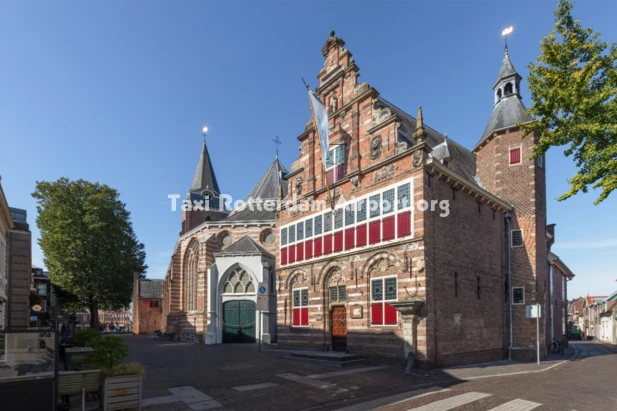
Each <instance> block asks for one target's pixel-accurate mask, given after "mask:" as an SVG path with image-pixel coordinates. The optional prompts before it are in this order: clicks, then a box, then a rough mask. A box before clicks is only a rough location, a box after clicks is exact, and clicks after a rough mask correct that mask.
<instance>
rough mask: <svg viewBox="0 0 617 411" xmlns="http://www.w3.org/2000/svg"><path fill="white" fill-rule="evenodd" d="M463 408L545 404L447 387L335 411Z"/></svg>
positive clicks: (513, 410)
mask: <svg viewBox="0 0 617 411" xmlns="http://www.w3.org/2000/svg"><path fill="white" fill-rule="evenodd" d="M464 405H473V406H474V408H473V409H476V408H475V407H476V406H477V407H478V408H480V409H488V410H489V411H530V410H533V409H535V408H537V407H540V406H541V405H542V404H539V403H537V402H533V401H527V400H525V399H522V398H516V399H514V400H507V399H506V400H501V399H498V398H494V396H493V395H492V394H489V393H484V392H474V391H471V392H462V393H460V392H456V391H453V390H450V389H447V388H441V387H430V388H424V389H420V390H416V391H410V392H407V393H403V394H397V395H393V396H390V397H386V398H380V399H377V400H372V401H367V402H364V403H360V404H355V405H352V406H349V407H345V408H339V409H338V410H336V411H369V410H379V411H390V410H406V411H448V410H453V409H455V408H458V407H462V406H464Z"/></svg>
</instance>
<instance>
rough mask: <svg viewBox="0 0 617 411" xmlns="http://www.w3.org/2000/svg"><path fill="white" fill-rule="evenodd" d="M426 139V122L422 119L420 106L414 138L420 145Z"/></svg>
mask: <svg viewBox="0 0 617 411" xmlns="http://www.w3.org/2000/svg"><path fill="white" fill-rule="evenodd" d="M424 137H426V132H425V131H424V120H423V118H422V106H419V107H418V118H417V121H416V132H415V133H413V138H415V139H416V141H417V142H418V143H422V142H423V141H424Z"/></svg>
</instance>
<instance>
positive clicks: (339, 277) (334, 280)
mask: <svg viewBox="0 0 617 411" xmlns="http://www.w3.org/2000/svg"><path fill="white" fill-rule="evenodd" d="M333 271H334V272H333V273H332V274H331V275H330V278H329V279H328V284H329V285H330V286H335V285H339V284H345V282H346V281H347V279H346V278H345V276H344V275H343V272H342V271H341V270H340V269H338V268H335V269H334V270H333Z"/></svg>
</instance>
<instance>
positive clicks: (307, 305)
mask: <svg viewBox="0 0 617 411" xmlns="http://www.w3.org/2000/svg"><path fill="white" fill-rule="evenodd" d="M303 290H306V292H307V301H306V305H302V291H303ZM296 291H299V292H300V305H299V306H298V307H296V306H294V292H296ZM308 295H309V288H308V287H300V288H292V289H291V327H292V328H310V327H311V320H310V314H311V313H310V310H309V302H310V299H309V298H308ZM294 308H298V309H299V310H300V325H294ZM303 308H306V309H307V311H308V313H309V315H308V316H307V317H308V323H307V324H306V325H302V309H303Z"/></svg>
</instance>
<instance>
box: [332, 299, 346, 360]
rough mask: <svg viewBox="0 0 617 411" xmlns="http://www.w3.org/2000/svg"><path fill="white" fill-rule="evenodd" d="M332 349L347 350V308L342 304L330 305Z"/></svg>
mask: <svg viewBox="0 0 617 411" xmlns="http://www.w3.org/2000/svg"><path fill="white" fill-rule="evenodd" d="M330 318H331V320H330V324H331V329H332V351H346V350H347V309H346V308H345V306H344V305H337V306H334V307H332V314H331V317H330Z"/></svg>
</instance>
